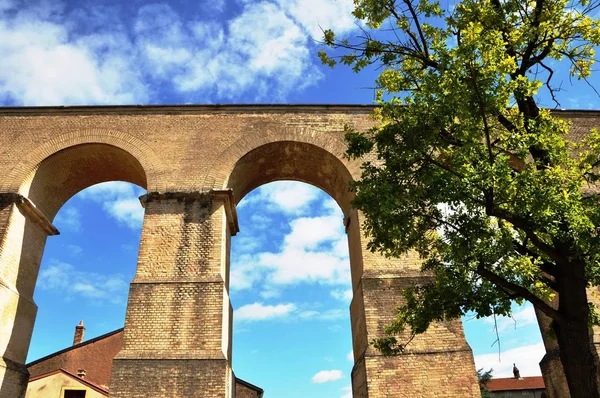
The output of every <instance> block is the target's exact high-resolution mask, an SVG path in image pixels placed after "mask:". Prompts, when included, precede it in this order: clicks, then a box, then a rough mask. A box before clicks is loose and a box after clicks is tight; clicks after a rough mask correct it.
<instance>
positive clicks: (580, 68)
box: [319, 0, 600, 396]
mask: <svg viewBox="0 0 600 398" xmlns="http://www.w3.org/2000/svg"><path fill="white" fill-rule="evenodd" d="M355 5H356V8H355V11H354V16H355V17H356V18H357V19H359V20H360V21H361V24H362V25H361V26H362V34H361V36H359V37H357V38H355V39H354V41H351V40H348V39H338V38H337V37H336V36H335V33H334V32H332V31H325V34H324V41H325V44H327V45H329V46H330V47H332V48H333V49H334V50H331V51H333V53H334V54H337V55H331V54H328V53H327V52H325V51H322V52H320V53H319V56H320V57H321V59H322V61H323V62H324V63H325V64H328V65H330V66H332V67H333V66H335V65H336V64H338V63H342V64H345V65H349V66H351V67H352V68H353V69H354V70H355V71H357V72H358V71H361V70H362V69H364V68H365V67H367V66H370V65H374V66H377V67H380V70H381V72H380V74H379V77H378V79H377V81H376V84H377V87H378V94H377V100H378V102H379V104H380V105H381V106H380V107H379V108H378V109H377V110H376V116H377V117H378V118H379V120H380V122H381V123H380V124H379V125H378V126H377V127H375V128H373V129H371V130H369V131H366V132H365V131H354V130H353V129H351V128H348V130H347V133H346V139H347V142H348V145H349V148H348V152H347V153H348V155H349V156H350V157H352V158H362V159H363V161H364V163H363V166H362V167H363V168H362V176H361V178H360V180H358V181H356V183H355V185H354V189H355V190H356V199H355V201H354V205H355V207H357V208H358V209H360V210H361V211H362V212H363V213H364V215H365V222H364V229H365V231H366V233H367V235H368V236H369V238H370V243H369V248H370V249H371V250H376V251H380V252H382V253H384V254H386V255H388V256H401V255H403V254H404V253H406V252H407V251H411V250H416V251H417V252H418V253H419V254H420V255H421V256H422V258H423V259H424V262H423V270H424V271H425V272H427V273H430V274H431V275H432V276H433V278H432V281H431V283H429V284H425V285H421V286H414V287H411V288H409V289H407V290H406V291H405V292H404V296H405V297H404V298H405V303H404V304H403V305H402V306H400V307H399V308H398V312H397V316H396V319H395V321H394V322H393V323H392V324H391V325H389V326H388V328H387V332H388V334H389V336H388V337H386V338H383V339H381V340H378V341H377V342H376V345H377V346H378V347H379V348H381V349H382V350H384V351H386V352H388V353H394V352H397V351H398V350H401V349H402V345H401V344H400V345H398V343H399V342H398V341H396V339H395V338H394V335H397V334H398V333H399V332H402V331H404V330H405V329H406V328H410V329H411V330H412V331H413V332H414V333H422V332H424V331H425V330H426V329H427V328H428V326H429V325H430V324H431V322H434V321H440V320H444V319H453V318H458V317H460V316H462V315H464V314H465V313H467V312H470V311H474V312H476V313H477V314H478V316H480V317H483V316H489V315H492V314H496V315H510V312H511V302H512V301H513V300H516V301H517V302H519V303H521V302H522V301H523V300H528V301H530V302H531V303H532V304H533V305H534V306H535V308H536V309H538V310H540V311H542V312H543V313H544V314H545V315H546V316H548V317H550V318H551V319H552V320H553V330H554V332H555V333H556V335H557V338H558V341H559V346H560V347H561V360H562V361H563V365H565V368H566V373H567V379H568V380H569V385H570V387H571V388H574V386H573V385H572V383H575V378H577V375H576V374H572V375H570V374H569V373H570V371H571V370H572V369H571V368H572V367H573V366H575V364H572V363H571V362H569V361H572V360H574V358H573V357H572V356H573V355H580V354H574V353H572V352H570V351H569V350H568V349H567V348H566V347H565V344H567V343H566V342H567V340H568V341H571V344H575V343H574V342H575V341H577V342H578V343H577V344H578V345H579V349H582V350H584V351H585V349H587V351H589V331H588V325H589V324H590V323H592V322H593V321H594V320H596V319H597V317H596V316H595V314H594V312H593V311H590V308H591V306H590V305H588V301H589V300H588V298H587V296H586V288H588V287H590V286H597V285H599V284H600V236H599V233H600V201H599V197H598V194H597V193H598V182H599V181H600V172H599V166H600V133H599V132H598V131H597V130H592V131H590V132H588V134H587V135H586V137H585V138H583V139H581V140H572V139H570V136H569V132H570V131H569V130H570V124H569V122H568V121H566V120H563V119H560V118H558V117H557V116H556V115H555V113H553V112H552V111H550V110H547V109H541V108H540V107H539V106H538V105H537V104H538V102H539V92H540V90H544V91H545V92H546V93H547V94H548V95H549V96H550V97H551V98H553V99H554V100H556V92H557V90H558V89H557V87H555V86H554V81H553V77H554V76H555V72H556V70H555V68H565V67H567V68H569V69H570V70H569V73H570V75H571V76H572V77H573V78H575V79H583V80H586V79H587V78H588V77H589V76H590V73H591V71H592V65H593V63H594V47H595V46H596V45H598V44H600V24H599V22H598V21H597V20H596V19H594V18H592V15H593V14H594V13H595V12H596V11H597V10H596V8H597V4H596V3H589V2H588V1H586V0H580V1H577V0H574V1H567V0H531V1H523V0H463V1H461V2H457V3H455V4H452V5H451V6H450V7H449V9H447V10H444V9H442V7H441V5H440V3H439V2H437V1H429V0H400V1H394V0H355ZM331 51H330V52H331ZM340 54H341V55H340ZM557 295H558V297H559V300H558V302H559V304H558V305H553V304H551V302H552V301H553V299H554V298H555V297H556V296H557ZM569 325H571V326H569ZM574 325H577V326H574ZM575 329H577V333H575V334H573V333H574V330H575ZM586 339H587V340H586ZM569 355H570V356H571V357H570V358H571V359H569V358H567V356H569ZM589 360H590V361H592V362H593V364H592V365H593V366H596V362H595V360H594V359H589ZM586 363H587V362H586ZM586 366H587V365H586ZM575 367H577V366H575ZM573 369H574V368H573ZM573 372H575V371H574V370H573ZM577 372H579V371H577ZM589 372H596V373H593V374H592V373H589ZM589 372H587V371H586V372H583V373H585V376H584V375H583V373H581V372H580V373H581V375H580V376H579V377H580V380H579V383H580V384H581V378H584V377H585V378H586V379H591V378H594V379H595V378H596V376H594V375H595V374H597V369H596V368H594V369H593V370H591V371H589ZM575 373H576V372H575ZM590 383H592V381H590ZM593 383H596V382H595V381H594V382H593ZM583 384H586V383H583ZM589 388H591V389H592V390H595V392H594V393H593V395H573V396H598V387H597V385H596V384H593V385H592V386H591V387H589ZM579 391H584V392H583V393H584V394H587V393H588V392H587V391H588V390H579ZM572 394H575V390H572Z"/></svg>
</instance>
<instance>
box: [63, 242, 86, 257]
mask: <svg viewBox="0 0 600 398" xmlns="http://www.w3.org/2000/svg"><path fill="white" fill-rule="evenodd" d="M65 250H66V251H67V252H68V253H69V255H70V256H71V257H77V256H78V255H80V254H81V253H82V252H83V248H82V247H81V246H78V245H66V246H65Z"/></svg>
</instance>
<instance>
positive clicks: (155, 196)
mask: <svg viewBox="0 0 600 398" xmlns="http://www.w3.org/2000/svg"><path fill="white" fill-rule="evenodd" d="M159 200H177V201H180V202H196V201H200V202H201V201H209V200H218V201H222V202H223V205H224V207H225V216H226V217H227V224H228V226H229V232H230V233H231V236H234V235H235V234H237V233H238V232H239V231H240V227H239V224H238V218H237V212H236V210H235V201H234V199H233V190H232V189H211V190H209V191H192V192H148V193H147V194H146V195H142V196H140V203H141V204H142V206H143V207H146V204H147V203H149V202H154V201H159Z"/></svg>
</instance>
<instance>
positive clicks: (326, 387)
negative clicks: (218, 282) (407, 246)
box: [230, 181, 354, 397]
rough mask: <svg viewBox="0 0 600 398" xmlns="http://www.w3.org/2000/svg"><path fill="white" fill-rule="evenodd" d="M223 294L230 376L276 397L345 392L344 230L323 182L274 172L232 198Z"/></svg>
mask: <svg viewBox="0 0 600 398" xmlns="http://www.w3.org/2000/svg"><path fill="white" fill-rule="evenodd" d="M238 219H239V223H240V228H241V230H240V233H238V235H236V236H235V237H234V238H233V239H232V245H231V259H232V260H231V261H232V264H231V275H230V298H231V302H232V305H233V308H234V315H233V320H234V327H233V355H232V358H233V368H234V371H235V373H236V376H237V377H241V378H242V379H244V380H247V381H249V382H250V383H253V384H256V385H258V386H259V387H261V388H263V389H264V390H265V391H266V392H267V394H269V395H274V396H288V397H302V396H321V397H339V396H342V395H347V394H349V393H350V389H351V386H350V383H351V380H350V375H351V372H352V365H353V359H354V358H353V354H352V336H351V335H352V333H351V331H350V312H349V305H350V301H351V299H352V287H351V282H350V261H349V253H348V238H347V236H346V234H345V228H344V225H343V219H344V217H343V213H342V211H341V209H340V207H339V206H338V205H337V203H336V202H335V201H334V200H333V198H331V196H329V195H327V194H326V193H325V192H324V191H322V190H320V189H318V188H316V187H314V186H311V185H308V184H305V183H299V182H291V181H278V182H273V183H269V184H265V185H262V186H260V187H258V188H256V189H255V190H253V191H251V192H250V193H249V194H248V195H247V196H245V198H244V199H243V200H242V201H241V202H240V203H239V204H238Z"/></svg>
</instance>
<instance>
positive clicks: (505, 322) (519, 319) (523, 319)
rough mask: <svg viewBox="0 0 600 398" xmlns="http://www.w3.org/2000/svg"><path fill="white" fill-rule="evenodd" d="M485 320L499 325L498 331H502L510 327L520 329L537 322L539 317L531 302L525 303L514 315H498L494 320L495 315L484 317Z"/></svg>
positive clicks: (489, 323)
mask: <svg viewBox="0 0 600 398" xmlns="http://www.w3.org/2000/svg"><path fill="white" fill-rule="evenodd" d="M484 322H485V323H486V324H488V325H491V326H492V327H494V325H495V323H496V324H497V325H498V333H502V332H504V331H507V330H509V329H513V330H514V329H518V328H520V327H524V326H526V325H532V324H537V318H536V316H535V310H534V308H533V306H532V305H531V304H524V305H523V306H522V307H520V308H519V309H518V310H517V311H514V312H513V314H512V317H506V316H497V317H496V321H495V322H494V317H493V316H491V317H486V318H484Z"/></svg>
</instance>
